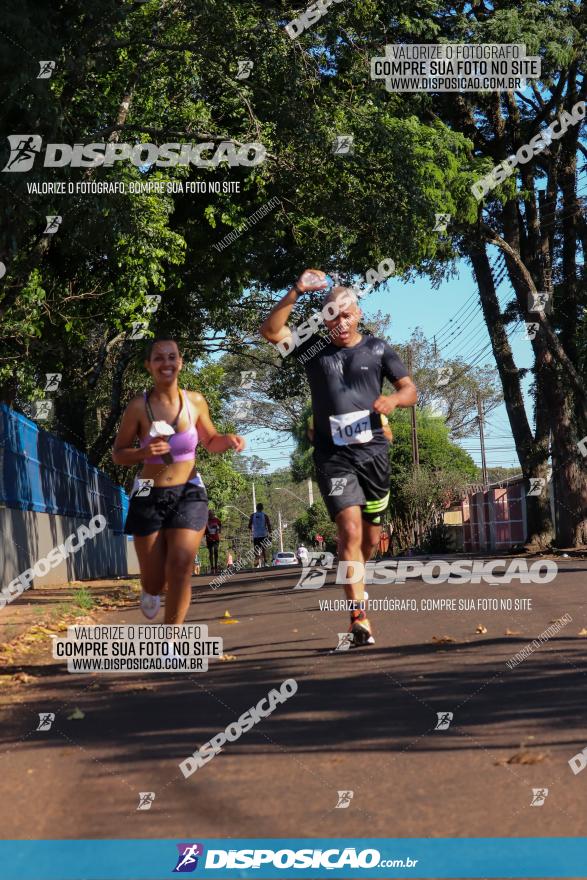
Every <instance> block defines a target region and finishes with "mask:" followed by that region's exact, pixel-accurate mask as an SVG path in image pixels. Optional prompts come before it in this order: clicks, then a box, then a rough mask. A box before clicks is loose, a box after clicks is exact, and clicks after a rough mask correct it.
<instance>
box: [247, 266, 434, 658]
mask: <svg viewBox="0 0 587 880" xmlns="http://www.w3.org/2000/svg"><path fill="white" fill-rule="evenodd" d="M325 279H326V275H325V273H324V272H321V271H320V270H318V269H308V270H306V271H305V272H304V273H303V274H302V275H301V276H300V278H299V279H298V280H297V281H296V283H295V284H294V286H293V287H292V288H291V290H290V291H289V292H288V293H287V294H286V295H285V296H284V297H283V298H282V299H281V300H280V302H279V303H277V305H276V306H275V307H274V308H273V309H272V311H271V312H270V314H269V315H268V317H267V318H266V320H265V321H264V323H263V325H262V327H261V333H262V335H263V336H264V338H265V339H267V340H268V341H269V342H271V343H273V344H277V343H280V342H284V341H287V348H288V349H289V350H291V349H292V348H293V349H294V351H295V355H294V356H295V357H297V358H300V360H301V362H302V363H303V364H304V369H305V371H306V375H307V377H308V382H309V385H310V391H311V394H312V414H313V421H312V425H311V427H312V429H313V442H314V455H313V458H314V464H315V467H316V478H317V481H318V485H319V487H320V492H321V494H322V497H323V499H324V503H325V504H326V507H327V509H328V512H329V514H330V518H331V519H332V520H333V522H336V525H337V530H338V547H339V559H340V560H341V561H358V562H362V563H363V565H364V564H365V562H367V561H368V560H369V559H370V558H371V555H372V553H373V551H374V550H375V548H376V547H377V545H378V543H379V535H380V531H381V527H380V523H381V514H382V513H384V511H385V510H386V509H387V506H388V504H389V482H390V470H389V453H388V448H389V443H388V439H387V437H386V432H385V431H384V423H383V421H382V418H381V417H382V415H384V416H388V415H390V414H391V413H392V412H393V411H394V409H395V408H396V407H409V406H413V405H414V404H415V403H416V399H417V394H416V386H415V385H414V383H413V382H412V380H411V379H410V378H409V376H408V371H407V370H406V368H405V366H404V365H403V363H402V362H401V360H400V359H399V357H398V355H397V354H396V353H395V351H394V350H393V349H392V348H391V347H390V346H389V345H388V344H387V342H385V341H384V340H383V339H376V338H375V337H374V336H363V335H362V334H361V333H359V332H358V330H357V326H358V323H359V320H360V318H361V314H362V313H361V310H360V308H359V305H358V301H357V297H356V294H355V293H354V292H353V291H352V290H351V289H350V288H345V287H333V288H332V290H331V291H330V292H329V293H328V294H327V295H326V297H325V299H324V302H323V306H324V307H328V312H329V316H332V317H328V319H326V320H325V325H326V328H327V329H328V338H327V339H325V338H323V337H320V336H319V335H316V334H314V335H313V336H311V337H310V338H309V339H306V340H305V341H304V342H302V343H301V344H300V345H298V347H297V348H295V342H294V339H293V336H292V332H291V330H290V328H289V327H288V326H287V320H288V318H289V316H290V314H291V310H292V308H293V306H294V305H295V303H296V300H297V298H298V296H300V295H301V294H303V293H305V292H306V291H310V290H323V289H324V288H325V287H326V286H327V282H326V280H325ZM384 378H387V379H389V380H390V381H391V382H392V384H393V385H394V387H395V388H396V393H395V394H390V395H382V394H381V389H382V385H383V379H384ZM344 589H345V593H346V596H347V598H348V599H350V600H351V602H352V606H351V607H352V610H351V623H350V627H349V632H350V633H352V637H353V645H354V646H355V647H358V646H360V645H370V644H373V643H374V641H375V640H374V638H373V635H372V632H371V625H370V623H369V620H368V619H367V615H366V613H365V610H364V607H365V606H364V604H363V603H364V592H365V587H364V583H363V581H362V580H361V581H359V582H358V583H356V584H345V586H344Z"/></svg>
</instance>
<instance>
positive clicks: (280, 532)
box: [277, 510, 283, 553]
mask: <svg viewBox="0 0 587 880" xmlns="http://www.w3.org/2000/svg"><path fill="white" fill-rule="evenodd" d="M277 524H278V527H279V549H280V551H281V552H282V553H283V529H282V528H281V510H278V511H277Z"/></svg>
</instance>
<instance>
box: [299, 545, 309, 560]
mask: <svg viewBox="0 0 587 880" xmlns="http://www.w3.org/2000/svg"><path fill="white" fill-rule="evenodd" d="M296 558H297V560H298V562H299V563H300V565H307V564H308V560H309V558H310V557H309V556H308V551H307V549H306V547H304V545H303V544H300V545H299V546H298V549H297V550H296Z"/></svg>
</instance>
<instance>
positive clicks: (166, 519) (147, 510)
mask: <svg viewBox="0 0 587 880" xmlns="http://www.w3.org/2000/svg"><path fill="white" fill-rule="evenodd" d="M207 522H208V496H207V494H206V490H205V489H204V488H203V487H202V486H194V485H193V484H192V483H182V484H181V485H180V486H152V487H151V491H150V492H149V494H148V495H138V496H137V495H136V494H135V495H133V496H132V497H131V499H130V504H129V507H128V514H127V517H126V522H125V524H124V534H125V535H152V534H153V533H154V532H158V531H160V530H161V529H192V530H193V531H195V532H199V531H200V530H201V529H203V528H205V526H206V523H207Z"/></svg>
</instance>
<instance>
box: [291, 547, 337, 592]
mask: <svg viewBox="0 0 587 880" xmlns="http://www.w3.org/2000/svg"><path fill="white" fill-rule="evenodd" d="M333 562H334V556H333V554H332V553H310V555H309V557H308V565H307V566H304V568H302V573H301V575H300V579H299V581H298V582H297V584H296V585H295V587H294V590H319V589H320V587H323V586H324V584H325V582H326V573H327V571H328V569H329V568H332V563H333ZM316 565H319V566H320V568H313V567H312V566H316Z"/></svg>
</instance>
